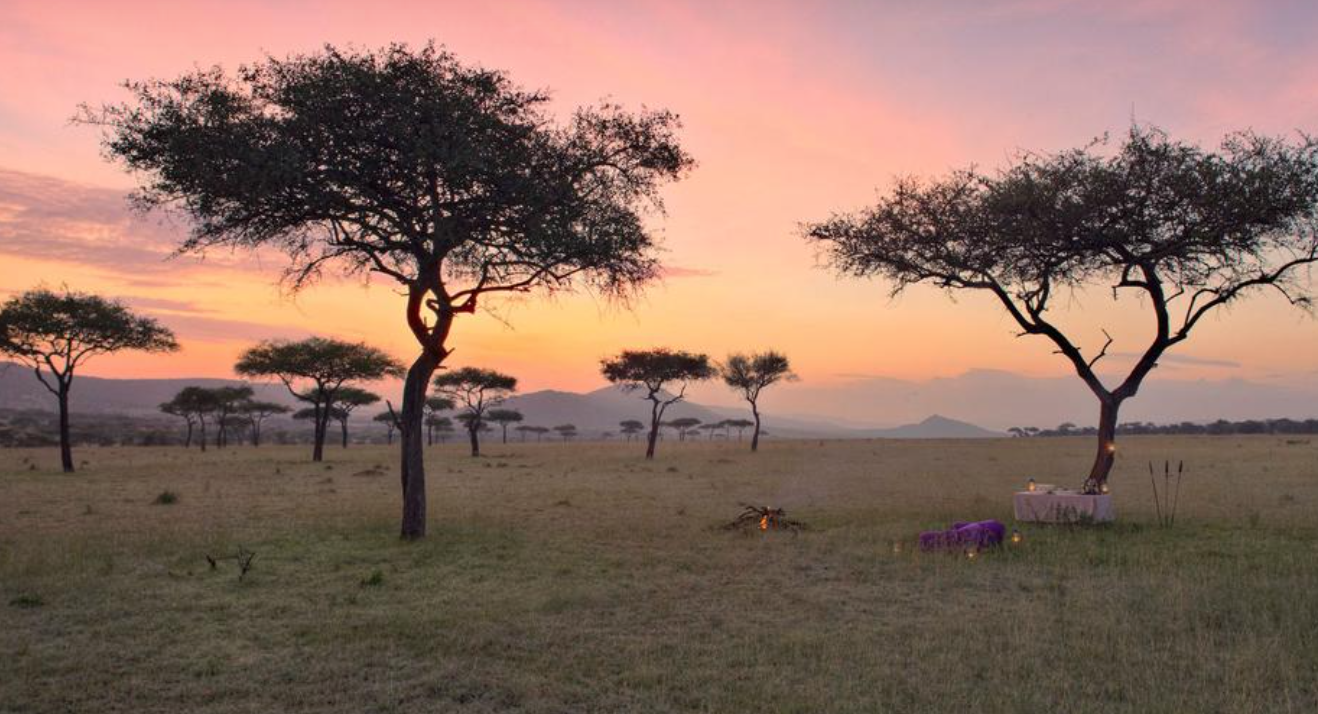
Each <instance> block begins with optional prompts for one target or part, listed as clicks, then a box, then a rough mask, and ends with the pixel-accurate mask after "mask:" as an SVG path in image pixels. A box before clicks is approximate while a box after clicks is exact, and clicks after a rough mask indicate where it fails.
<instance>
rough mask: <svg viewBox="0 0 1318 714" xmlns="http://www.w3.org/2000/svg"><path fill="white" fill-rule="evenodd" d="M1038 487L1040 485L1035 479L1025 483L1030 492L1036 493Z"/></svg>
mask: <svg viewBox="0 0 1318 714" xmlns="http://www.w3.org/2000/svg"><path fill="white" fill-rule="evenodd" d="M1038 487H1039V486H1038V484H1036V483H1035V482H1034V479H1030V480H1029V482H1027V483H1026V484H1025V490H1026V491H1029V492H1030V493H1034V490H1035V489H1036V488H1038Z"/></svg>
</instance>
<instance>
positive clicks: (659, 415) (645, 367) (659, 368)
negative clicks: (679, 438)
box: [600, 348, 714, 459]
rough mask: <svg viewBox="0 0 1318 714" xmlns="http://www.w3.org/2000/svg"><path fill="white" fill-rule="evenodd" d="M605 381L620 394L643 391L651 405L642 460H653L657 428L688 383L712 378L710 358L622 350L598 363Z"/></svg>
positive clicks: (680, 399)
mask: <svg viewBox="0 0 1318 714" xmlns="http://www.w3.org/2000/svg"><path fill="white" fill-rule="evenodd" d="M600 370H601V372H602V373H603V374H604V378H605V379H607V380H609V381H610V382H612V383H613V384H616V385H618V386H620V387H621V388H622V389H623V391H626V392H635V391H639V390H644V391H645V397H644V399H647V400H649V402H650V438H649V440H648V441H647V442H646V447H645V458H647V459H653V458H654V445H655V442H656V441H658V439H659V427H660V426H661V424H662V422H663V418H664V411H666V410H667V409H668V407H670V406H672V405H673V404H676V403H677V402H680V401H682V399H683V397H685V396H686V387H687V384H688V383H690V382H696V381H701V380H705V379H709V378H710V377H713V376H714V367H713V366H712V365H710V363H709V356H708V355H704V354H695V353H692V352H682V351H680V350H670V349H667V348H660V349H653V350H624V351H623V352H622V353H621V354H619V355H617V356H616V357H610V358H608V359H604V360H601V361H600ZM670 384H677V385H680V386H678V388H677V394H675V395H674V394H672V393H670V392H667V391H665V389H666V388H667V386H668V385H670Z"/></svg>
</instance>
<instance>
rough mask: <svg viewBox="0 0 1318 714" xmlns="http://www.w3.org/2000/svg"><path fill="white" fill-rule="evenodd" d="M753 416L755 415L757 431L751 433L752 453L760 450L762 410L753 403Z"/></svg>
mask: <svg viewBox="0 0 1318 714" xmlns="http://www.w3.org/2000/svg"><path fill="white" fill-rule="evenodd" d="M751 414H753V415H755V431H754V432H752V433H751V451H752V452H755V451H759V450H760V410H759V408H758V407H756V406H755V402H751Z"/></svg>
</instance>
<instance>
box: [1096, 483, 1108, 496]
mask: <svg viewBox="0 0 1318 714" xmlns="http://www.w3.org/2000/svg"><path fill="white" fill-rule="evenodd" d="M1098 490H1099V491H1100V492H1102V493H1107V492H1108V487H1107V481H1104V482H1103V485H1102V486H1099V487H1098Z"/></svg>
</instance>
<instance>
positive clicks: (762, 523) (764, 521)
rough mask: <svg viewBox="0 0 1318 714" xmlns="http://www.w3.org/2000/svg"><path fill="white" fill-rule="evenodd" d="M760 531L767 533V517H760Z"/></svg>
mask: <svg viewBox="0 0 1318 714" xmlns="http://www.w3.org/2000/svg"><path fill="white" fill-rule="evenodd" d="M760 530H762V531H767V530H769V517H768V516H760Z"/></svg>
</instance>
